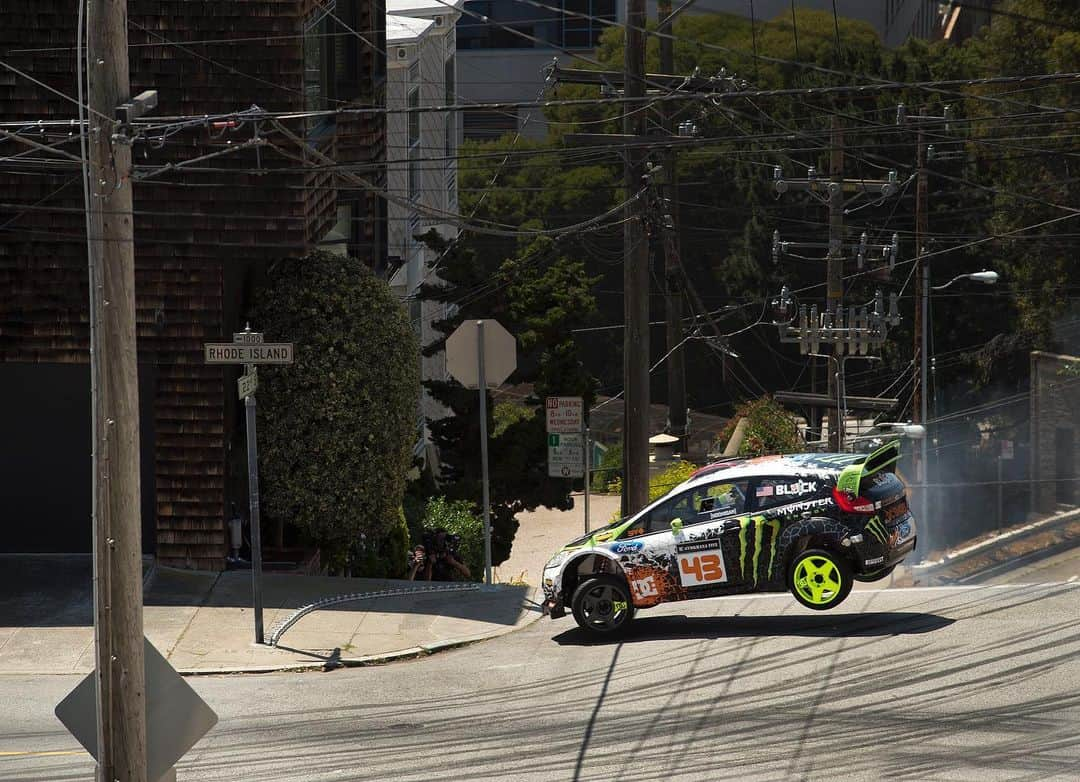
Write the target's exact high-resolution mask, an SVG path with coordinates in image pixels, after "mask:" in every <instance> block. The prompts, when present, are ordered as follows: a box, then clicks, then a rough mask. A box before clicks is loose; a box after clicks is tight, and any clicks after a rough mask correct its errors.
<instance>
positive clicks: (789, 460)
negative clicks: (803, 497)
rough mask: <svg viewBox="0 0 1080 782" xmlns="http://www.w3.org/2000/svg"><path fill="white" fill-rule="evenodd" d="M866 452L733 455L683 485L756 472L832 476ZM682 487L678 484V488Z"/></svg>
mask: <svg viewBox="0 0 1080 782" xmlns="http://www.w3.org/2000/svg"><path fill="white" fill-rule="evenodd" d="M866 456H867V455H866V454H865V453H789V454H774V455H771V456H753V457H732V458H729V459H722V460H720V461H718V462H713V463H712V464H707V465H705V466H704V467H702V468H700V469H698V470H696V471H694V473H693V474H692V475H691V476H690V478H689V479H688V480H686V481H685V482H684V483H683V484H682V487H690V486H697V485H700V484H709V483H715V482H717V481H722V480H728V479H731V480H735V479H738V478H749V477H754V476H758V475H786V474H791V475H792V476H794V477H798V476H802V475H822V474H828V475H833V474H837V473H839V472H840V471H841V470H843V469H844V468H845V467H847V466H848V465H851V464H859V463H861V462H863V461H865V460H866ZM680 488H681V487H680Z"/></svg>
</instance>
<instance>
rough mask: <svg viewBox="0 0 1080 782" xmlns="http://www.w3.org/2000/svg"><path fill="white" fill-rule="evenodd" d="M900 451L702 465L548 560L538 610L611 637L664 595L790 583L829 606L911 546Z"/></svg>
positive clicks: (890, 447) (804, 599)
mask: <svg viewBox="0 0 1080 782" xmlns="http://www.w3.org/2000/svg"><path fill="white" fill-rule="evenodd" d="M899 458H900V446H899V443H897V442H892V443H889V444H887V445H885V446H883V447H881V448H879V449H877V450H875V451H874V452H873V453H870V454H865V453H837V454H792V455H784V456H764V457H756V458H745V459H744V458H736V459H728V460H724V461H720V462H717V463H715V464H711V465H708V466H707V467H703V468H701V469H700V470H698V471H697V472H695V473H694V474H693V475H692V476H691V477H690V478H689V480H687V481H685V482H684V483H682V484H680V485H679V486H676V487H675V488H674V489H672V490H671V491H670V492H668V493H667V494H666V495H664V496H663V497H661V498H660V499H658V500H656V501H655V502H653V503H651V504H650V505H648V506H647V507H645V508H644V509H643V510H641V511H639V512H638V513H635V514H634V515H632V516H630V517H629V518H626V519H622V520H619V521H616V522H614V523H613V524H610V525H608V526H606V527H604V528H602V529H598V530H596V531H595V532H592V533H590V534H588V535H585V536H584V537H581V538H579V539H577V540H575V541H572V542H571V543H570V544H569V545H567V546H566V547H565V548H563V549H562V550H561V551H560V552H558V553H557V554H556V555H555V556H554V557H552V558H551V560H550V561H549V562H548V563H547V565H546V566H545V568H544V577H543V589H544V597H545V601H544V612H545V613H546V614H548V615H550V616H551V617H552V618H557V617H560V616H564V615H565V613H566V609H567V608H569V609H570V610H571V611H572V613H573V615H574V619H575V620H576V621H577V623H578V624H579V625H580V626H581V627H583V628H585V629H586V630H589V631H592V632H595V633H598V634H611V633H617V632H618V631H620V630H623V629H625V628H626V626H627V625H628V624H629V623H630V621H631V619H633V617H634V613H635V611H637V610H640V609H643V608H648V607H650V606H655V605H658V604H660V603H667V602H671V601H675V600H693V599H695V598H701V597H716V596H720V595H734V594H744V593H750V592H782V591H788V590H790V591H791V593H792V595H794V597H795V599H796V600H798V601H799V602H800V603H802V604H803V605H804V606H806V607H807V608H812V609H814V610H819V611H820V610H825V609H830V608H835V607H836V606H838V605H840V603H842V602H843V601H844V598H846V597H847V595H848V593H849V592H850V591H851V587H852V583H853V582H854V581H876V580H879V579H882V578H885V577H886V576H888V575H889V574H890V573H891V572H892V570H893V568H894V567H896V565H897V563H899V562H900V561H901V560H902V559H903V558H904V557H905V556H907V555H908V554H909V553H911V552H912V551H913V550H914V548H915V541H916V528H915V519H914V518H913V517H912V515H911V512H910V511H909V509H908V503H907V497H906V493H905V487H904V484H903V483H902V482H901V481H900V479H899V478H897V477H896V475H895V474H894V469H895V464H896V462H897V460H898V459H899Z"/></svg>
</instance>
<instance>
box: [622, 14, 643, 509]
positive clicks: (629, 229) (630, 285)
mask: <svg viewBox="0 0 1080 782" xmlns="http://www.w3.org/2000/svg"><path fill="white" fill-rule="evenodd" d="M644 30H645V0H627V4H626V50H625V59H624V63H623V77H624V89H625V96H626V98H627V99H629V102H628V104H627V105H634V104H633V99H634V98H642V97H644V95H645V33H644ZM623 131H624V132H625V133H626V134H627V135H628V136H632V137H638V136H642V135H644V133H645V117H644V113H643V112H641V111H629V112H627V115H626V116H625V117H624V118H623ZM623 151H624V155H625V157H624V161H623V179H624V184H625V187H626V197H627V198H633V197H634V195H635V194H636V193H638V192H639V191H640V190H641V188H642V185H643V175H644V173H645V170H644V166H643V165H642V160H643V158H642V153H641V150H640V149H636V148H634V147H633V146H632V145H631V144H630V143H627V145H626V146H625V147H624V149H623ZM626 216H627V218H628V220H627V221H626V223H625V224H624V227H623V303H624V310H625V318H626V328H625V329H624V330H623V334H624V336H623V390H624V399H623V491H622V510H623V515H628V514H630V513H633V512H635V511H637V510H640V509H641V508H643V507H644V506H645V505H646V504H647V503H648V501H649V245H648V242H647V241H646V239H645V232H644V217H645V215H644V203H643V201H642V200H641V199H635V200H633V201H632V202H631V203H629V204H628V205H627V207H626Z"/></svg>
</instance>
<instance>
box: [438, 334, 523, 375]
mask: <svg viewBox="0 0 1080 782" xmlns="http://www.w3.org/2000/svg"><path fill="white" fill-rule="evenodd" d="M477 323H478V321H475V320H467V321H465V322H464V323H462V324H461V325H460V326H458V327H457V328H456V329H454V333H453V334H451V335H450V336H449V337H448V338H447V340H446V368H447V370H448V371H449V372H450V374H451V375H453V376H454V378H455V379H457V381H458V382H459V383H461V385H463V386H465V387H466V388H479V387H480V362H479V349H480V345H479V341H480V338H479V334H480V329H479V328H477ZM483 323H484V326H483V335H484V381H485V385H486V386H487V387H488V388H496V387H497V386H500V385H502V383H503V381H504V380H506V378H508V377H510V374H511V373H512V372H513V371H514V370H515V369H517V342H516V341H515V340H514V336H513V335H512V334H511V333H510V332H509V331H507V330H506V329H504V328H503V327H502V326H501V325H499V322H498V321H497V320H484V321H483Z"/></svg>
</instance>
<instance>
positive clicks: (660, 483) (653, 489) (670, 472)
mask: <svg viewBox="0 0 1080 782" xmlns="http://www.w3.org/2000/svg"><path fill="white" fill-rule="evenodd" d="M696 469H697V466H696V465H694V464H691V463H690V462H683V461H676V462H672V463H671V464H670V465H669V466H668V467H665V468H664V469H663V470H662V471H661V472H658V473H657V474H656V475H654V476H652V477H651V478H649V502H652V501H653V500H658V499H660V498H661V497H663V496H664V495H665V494H667V493H668V492H669V491H671V490H672V489H674V488H675V487H676V486H678V485H679V484H680V483H682V482H683V481H685V480H687V479H688V478H689V477H690V475H691V474H692V473H693V472H694V470H696Z"/></svg>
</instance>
